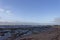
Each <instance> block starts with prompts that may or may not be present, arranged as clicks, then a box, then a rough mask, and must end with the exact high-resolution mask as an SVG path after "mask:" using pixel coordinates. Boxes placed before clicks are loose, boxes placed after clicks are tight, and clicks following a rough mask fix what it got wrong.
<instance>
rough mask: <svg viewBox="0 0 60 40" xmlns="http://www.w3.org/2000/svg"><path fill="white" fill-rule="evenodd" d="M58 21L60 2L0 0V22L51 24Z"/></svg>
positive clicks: (58, 0) (46, 0)
mask: <svg viewBox="0 0 60 40" xmlns="http://www.w3.org/2000/svg"><path fill="white" fill-rule="evenodd" d="M58 20H60V0H0V21H18V22H36V23H52V22H53V21H58Z"/></svg>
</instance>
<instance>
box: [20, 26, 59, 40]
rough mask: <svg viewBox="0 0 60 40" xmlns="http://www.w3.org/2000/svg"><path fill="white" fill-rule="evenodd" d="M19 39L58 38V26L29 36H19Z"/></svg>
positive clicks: (55, 39) (49, 39)
mask: <svg viewBox="0 0 60 40" xmlns="http://www.w3.org/2000/svg"><path fill="white" fill-rule="evenodd" d="M19 40H60V27H59V26H57V27H56V26H55V27H53V30H51V31H47V32H42V33H39V34H32V35H30V36H25V37H23V38H19Z"/></svg>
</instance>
